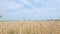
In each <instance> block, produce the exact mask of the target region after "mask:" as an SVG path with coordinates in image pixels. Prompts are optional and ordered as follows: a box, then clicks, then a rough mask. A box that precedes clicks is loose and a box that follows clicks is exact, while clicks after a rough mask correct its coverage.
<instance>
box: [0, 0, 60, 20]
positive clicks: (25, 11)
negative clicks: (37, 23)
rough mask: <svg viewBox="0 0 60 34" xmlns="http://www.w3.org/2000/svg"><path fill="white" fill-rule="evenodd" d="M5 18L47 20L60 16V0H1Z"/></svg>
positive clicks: (1, 12) (1, 9) (2, 12)
mask: <svg viewBox="0 0 60 34" xmlns="http://www.w3.org/2000/svg"><path fill="white" fill-rule="evenodd" d="M0 15H2V16H3V17H2V18H0V19H3V20H5V19H6V20H23V18H25V19H26V20H29V19H30V20H42V19H43V20H45V19H47V18H49V17H52V18H53V19H57V18H58V17H60V0H0Z"/></svg>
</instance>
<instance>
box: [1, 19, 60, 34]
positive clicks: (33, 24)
mask: <svg viewBox="0 0 60 34" xmlns="http://www.w3.org/2000/svg"><path fill="white" fill-rule="evenodd" d="M0 34H60V21H58V20H57V21H53V20H50V21H47V20H45V21H44V20H35V21H33V20H27V21H1V22H0Z"/></svg>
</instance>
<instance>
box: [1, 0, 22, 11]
mask: <svg viewBox="0 0 60 34" xmlns="http://www.w3.org/2000/svg"><path fill="white" fill-rule="evenodd" d="M20 7H23V5H22V4H17V3H16V2H13V1H10V2H8V1H6V0H2V1H0V9H12V10H14V9H18V8H20Z"/></svg>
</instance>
